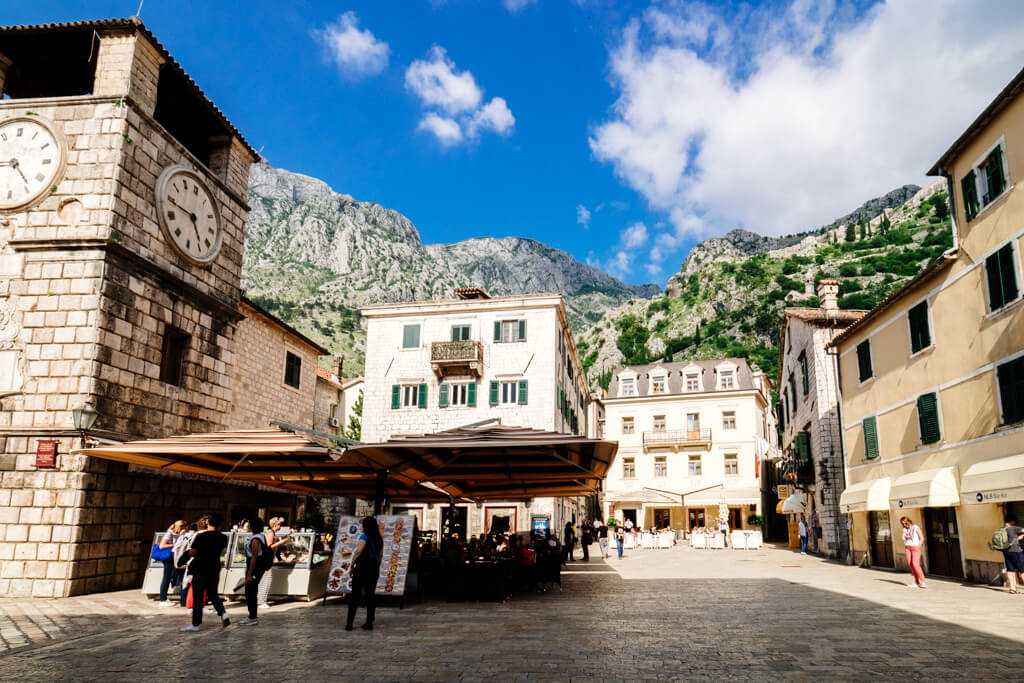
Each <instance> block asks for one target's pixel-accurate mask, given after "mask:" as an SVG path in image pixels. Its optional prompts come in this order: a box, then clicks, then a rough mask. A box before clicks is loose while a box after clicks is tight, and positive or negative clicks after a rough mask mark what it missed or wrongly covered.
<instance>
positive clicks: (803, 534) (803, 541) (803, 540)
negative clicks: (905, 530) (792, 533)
mask: <svg viewBox="0 0 1024 683" xmlns="http://www.w3.org/2000/svg"><path fill="white" fill-rule="evenodd" d="M904 519H906V517H904ZM798 526H799V529H800V554H801V555H806V554H807V522H806V521H805V520H804V518H803V517H801V518H800V524H799V525H798Z"/></svg>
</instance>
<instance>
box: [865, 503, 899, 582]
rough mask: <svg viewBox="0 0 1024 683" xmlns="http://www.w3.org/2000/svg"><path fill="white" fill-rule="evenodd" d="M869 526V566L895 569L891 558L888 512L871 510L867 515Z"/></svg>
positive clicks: (890, 533)
mask: <svg viewBox="0 0 1024 683" xmlns="http://www.w3.org/2000/svg"><path fill="white" fill-rule="evenodd" d="M868 521H869V522H870V525H871V565H872V566H874V567H890V568H892V567H895V566H896V564H895V563H894V562H893V558H892V528H891V527H890V526H889V512H888V511H875V510H872V511H871V512H869V513H868Z"/></svg>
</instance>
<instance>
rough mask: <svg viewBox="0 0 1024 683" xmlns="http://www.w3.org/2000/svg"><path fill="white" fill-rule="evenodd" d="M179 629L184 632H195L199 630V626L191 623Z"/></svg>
mask: <svg viewBox="0 0 1024 683" xmlns="http://www.w3.org/2000/svg"><path fill="white" fill-rule="evenodd" d="M178 630H179V631H181V632H182V633H195V632H196V631H198V630H199V627H198V626H193V625H191V624H189V625H188V626H182V627H181V628H180V629H178Z"/></svg>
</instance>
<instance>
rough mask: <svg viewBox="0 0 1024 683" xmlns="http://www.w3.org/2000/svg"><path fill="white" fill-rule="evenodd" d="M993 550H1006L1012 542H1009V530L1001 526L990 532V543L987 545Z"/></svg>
mask: <svg viewBox="0 0 1024 683" xmlns="http://www.w3.org/2000/svg"><path fill="white" fill-rule="evenodd" d="M989 545H990V546H992V549H993V550H1006V549H1007V548H1009V547H1010V546H1011V545H1013V541H1011V540H1010V530H1009V529H1007V528H1006V527H1005V526H1001V527H999V528H998V529H996V530H995V531H993V532H992V541H991V542H990V543H989Z"/></svg>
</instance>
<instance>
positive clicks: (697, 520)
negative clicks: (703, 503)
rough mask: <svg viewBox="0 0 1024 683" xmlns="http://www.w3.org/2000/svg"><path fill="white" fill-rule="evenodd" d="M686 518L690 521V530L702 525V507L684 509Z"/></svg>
mask: <svg viewBox="0 0 1024 683" xmlns="http://www.w3.org/2000/svg"><path fill="white" fill-rule="evenodd" d="M686 518H687V520H688V521H689V523H690V527H689V528H690V530H691V531H692V530H693V529H696V528H697V527H701V526H704V508H690V509H689V510H687V511H686Z"/></svg>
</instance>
